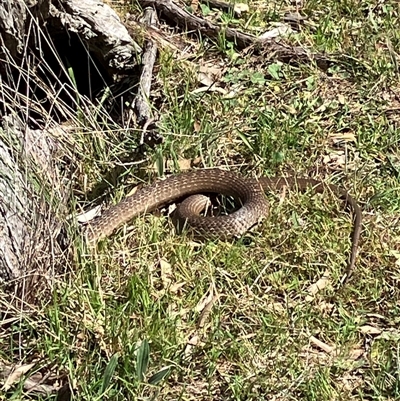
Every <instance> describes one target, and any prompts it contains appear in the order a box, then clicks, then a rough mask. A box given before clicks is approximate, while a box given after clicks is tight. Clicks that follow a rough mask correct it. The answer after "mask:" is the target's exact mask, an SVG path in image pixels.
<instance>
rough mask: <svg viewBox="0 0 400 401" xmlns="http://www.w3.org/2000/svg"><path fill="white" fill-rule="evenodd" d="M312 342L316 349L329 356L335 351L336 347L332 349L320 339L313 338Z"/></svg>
mask: <svg viewBox="0 0 400 401" xmlns="http://www.w3.org/2000/svg"><path fill="white" fill-rule="evenodd" d="M310 342H311V343H312V344H314V345H315V346H316V347H318V348H320V349H322V350H323V351H325V352H326V353H327V354H331V353H332V352H334V351H335V347H332V346H330V345H328V344H325V343H323V342H322V341H321V340H318V338H316V337H314V336H311V337H310Z"/></svg>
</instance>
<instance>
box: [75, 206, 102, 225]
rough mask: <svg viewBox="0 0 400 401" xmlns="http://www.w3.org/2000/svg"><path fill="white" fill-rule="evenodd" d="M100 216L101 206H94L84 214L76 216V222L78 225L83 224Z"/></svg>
mask: <svg viewBox="0 0 400 401" xmlns="http://www.w3.org/2000/svg"><path fill="white" fill-rule="evenodd" d="M100 214H101V206H100V205H98V206H95V207H94V208H93V209H90V210H88V211H87V212H85V213H80V214H78V215H77V216H76V221H77V222H78V223H81V224H84V223H88V222H89V221H91V220H93V219H94V218H95V217H97V216H100Z"/></svg>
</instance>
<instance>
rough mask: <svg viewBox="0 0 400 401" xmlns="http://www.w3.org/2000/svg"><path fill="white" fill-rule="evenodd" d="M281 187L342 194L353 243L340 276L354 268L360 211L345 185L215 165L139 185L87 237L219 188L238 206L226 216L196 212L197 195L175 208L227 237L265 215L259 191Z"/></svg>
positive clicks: (201, 228) (203, 229)
mask: <svg viewBox="0 0 400 401" xmlns="http://www.w3.org/2000/svg"><path fill="white" fill-rule="evenodd" d="M283 187H289V188H297V189H299V190H300V191H305V190H307V189H309V188H313V190H314V191H315V192H318V193H323V192H324V190H325V189H326V188H328V189H330V190H331V191H332V192H333V193H334V194H335V195H336V196H338V197H339V198H341V199H343V200H344V201H345V203H346V205H348V206H350V207H351V209H352V210H353V213H354V229H353V233H352V247H351V253H350V257H349V261H348V265H347V270H346V276H345V281H346V280H347V279H348V278H349V277H350V275H351V274H352V272H353V270H354V266H355V261H356V254H357V248H358V241H359V237H360V232H361V218H362V216H361V210H360V207H359V206H358V204H357V202H356V201H355V200H354V199H353V198H352V197H351V196H350V195H349V194H348V193H347V192H346V191H344V190H342V189H340V188H339V187H337V186H335V185H329V184H323V183H322V182H321V181H317V180H313V179H311V178H294V177H274V178H266V177H262V178H259V179H248V178H243V177H241V176H239V175H237V174H235V173H232V172H229V171H225V170H219V169H210V170H208V169H202V170H194V171H190V172H188V173H182V174H179V175H174V176H170V177H168V178H167V179H165V180H158V181H156V182H155V183H153V184H152V185H149V186H147V187H144V188H143V189H141V190H139V191H138V192H136V193H135V194H133V195H132V196H129V197H128V198H126V199H124V200H123V201H121V202H120V203H118V204H117V205H115V206H112V207H110V208H109V209H108V210H106V211H105V212H104V213H103V214H102V215H101V216H100V217H98V218H97V219H95V220H94V221H93V222H91V223H90V224H89V226H88V227H87V231H86V235H87V239H88V241H89V242H96V241H98V240H100V239H102V238H105V237H108V236H109V235H111V234H112V233H113V231H114V230H115V229H116V228H117V227H119V226H121V225H122V224H124V223H126V222H128V221H129V220H131V219H132V218H133V217H136V216H138V215H140V214H144V213H148V212H151V211H153V210H154V209H156V208H158V207H160V206H163V205H166V204H168V203H172V202H174V201H177V200H178V199H182V198H185V197H188V196H190V195H196V194H201V193H218V194H222V195H226V196H232V197H234V198H235V199H239V200H240V202H241V204H242V207H241V208H240V209H239V210H237V211H236V212H234V213H232V214H230V215H228V216H218V217H203V216H199V213H200V212H201V211H202V209H203V203H202V202H201V200H199V199H198V198H196V197H189V198H188V199H186V200H185V201H183V202H182V204H181V207H180V208H178V214H179V217H180V218H181V219H183V220H185V221H186V223H187V224H188V225H189V226H191V227H192V228H194V230H195V231H197V232H200V233H202V234H205V235H209V236H213V237H219V238H229V237H235V236H240V235H242V234H243V233H245V232H246V231H247V230H248V229H249V228H250V227H252V226H253V225H255V224H256V223H257V222H259V221H260V220H261V219H262V218H264V217H266V216H267V215H268V201H267V199H266V197H265V194H264V192H267V191H269V190H277V189H281V188H283Z"/></svg>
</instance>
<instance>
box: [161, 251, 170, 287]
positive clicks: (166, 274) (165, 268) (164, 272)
mask: <svg viewBox="0 0 400 401" xmlns="http://www.w3.org/2000/svg"><path fill="white" fill-rule="evenodd" d="M159 264H160V270H161V273H160V274H161V281H162V283H163V286H164V287H166V288H167V287H169V286H170V285H171V282H172V280H171V277H172V267H171V264H170V263H169V262H167V261H166V260H165V259H163V258H161V259H160V260H159Z"/></svg>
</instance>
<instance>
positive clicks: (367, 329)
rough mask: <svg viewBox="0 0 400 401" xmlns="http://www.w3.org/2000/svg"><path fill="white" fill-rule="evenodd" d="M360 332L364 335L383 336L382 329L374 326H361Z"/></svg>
mask: <svg viewBox="0 0 400 401" xmlns="http://www.w3.org/2000/svg"><path fill="white" fill-rule="evenodd" d="M359 330H360V332H361V333H363V334H375V335H376V334H381V333H382V331H383V330H382V329H380V328H378V327H374V326H369V325H367V324H366V325H364V326H361V327H360V328H359Z"/></svg>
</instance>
